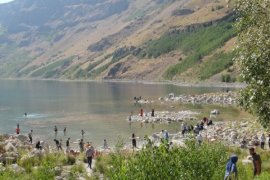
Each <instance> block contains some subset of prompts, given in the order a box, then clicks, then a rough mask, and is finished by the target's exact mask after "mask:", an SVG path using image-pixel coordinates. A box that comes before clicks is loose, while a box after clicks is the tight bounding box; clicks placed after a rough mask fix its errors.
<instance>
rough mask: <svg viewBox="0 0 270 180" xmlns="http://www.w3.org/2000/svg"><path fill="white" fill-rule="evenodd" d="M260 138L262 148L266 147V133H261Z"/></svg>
mask: <svg viewBox="0 0 270 180" xmlns="http://www.w3.org/2000/svg"><path fill="white" fill-rule="evenodd" d="M260 140H261V148H262V149H264V145H265V141H266V138H265V135H264V133H263V134H262V135H261V137H260Z"/></svg>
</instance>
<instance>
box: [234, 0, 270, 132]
mask: <svg viewBox="0 0 270 180" xmlns="http://www.w3.org/2000/svg"><path fill="white" fill-rule="evenodd" d="M235 6H236V10H237V12H238V14H239V16H240V18H239V20H238V22H237V24H236V27H237V29H238V47H237V54H236V58H235V59H236V62H237V63H238V64H239V65H240V68H241V77H242V79H243V80H244V82H246V83H247V87H246V88H245V89H243V90H241V98H240V99H239V104H240V106H241V107H243V108H244V109H245V110H247V111H248V112H250V113H252V114H254V115H256V116H258V120H259V122H260V123H261V124H262V125H263V126H264V127H269V125H270V119H269V117H270V31H269V29H270V1H269V0H256V1H251V0H236V1H235Z"/></svg>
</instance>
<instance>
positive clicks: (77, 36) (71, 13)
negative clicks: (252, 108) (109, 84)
mask: <svg viewBox="0 0 270 180" xmlns="http://www.w3.org/2000/svg"><path fill="white" fill-rule="evenodd" d="M230 13H231V11H230V9H228V7H227V2H226V1H225V0H217V1H211V0H145V1H140V0H80V1H78V0H48V1H34V0H15V1H13V2H12V3H8V4H4V5H0V44H1V45H0V76H2V77H28V78H63V79H101V78H102V79H103V78H106V79H147V80H162V79H167V78H169V79H174V80H182V79H181V76H183V75H184V74H183V73H184V71H189V69H190V68H191V69H192V68H193V67H194V68H195V67H196V66H197V64H198V63H200V61H198V62H197V63H193V64H190V65H189V67H186V68H185V69H184V70H182V71H183V72H182V71H181V72H180V71H179V72H178V71H174V72H177V73H171V75H170V76H168V74H169V73H170V71H172V70H171V69H175V68H176V69H177V67H178V69H179V67H180V69H181V68H182V66H183V63H184V62H185V61H188V58H189V57H190V56H191V55H192V52H191V51H188V50H187V49H190V48H192V47H191V46H193V47H194V44H192V43H188V42H192V41H194V43H195V44H196V42H198V41H197V40H196V37H201V36H205V37H204V39H202V40H201V44H200V46H199V47H197V49H194V50H195V51H196V52H197V51H200V52H203V53H201V54H200V56H201V57H200V58H199V59H201V58H203V57H204V56H206V58H204V62H207V61H208V59H207V55H208V54H211V53H214V52H215V51H216V49H218V48H220V46H223V45H225V43H226V41H228V40H229V39H230V38H232V37H233V36H234V34H233V33H230V32H229V33H227V34H228V36H226V37H224V39H221V41H222V42H220V43H218V44H214V45H213V46H211V48H210V49H209V50H203V49H205V48H204V46H205V45H206V44H209V42H212V40H211V38H215V39H220V37H219V36H218V33H216V34H217V36H212V37H211V36H210V34H211V32H210V34H207V33H206V34H203V32H204V31H207V28H209V29H213V31H215V30H216V31H222V30H225V31H224V32H226V28H229V29H230V27H229V26H231V24H232V21H231V20H228V19H230V17H231V15H230ZM222 23H223V24H224V23H225V24H226V23H227V27H225V26H226V25H223V24H222ZM228 23H230V24H229V25H228ZM215 26H216V27H217V28H215ZM175 33H176V34H175ZM177 33H178V34H177ZM179 34H180V35H179ZM168 35H169V37H171V38H167V39H166V38H165V39H164V37H166V36H168ZM175 35H176V36H175ZM179 36H189V37H190V38H187V39H186V40H183V39H181V38H180V39H178V41H187V42H186V43H184V44H186V45H185V46H183V45H181V43H180V44H179V43H176V44H175V42H174V38H176V39H177V38H179ZM192 37H194V38H192ZM162 38H163V39H164V40H163V41H162ZM204 42H205V45H204ZM166 48H167V50H166ZM229 48H231V47H229ZM214 57H215V58H220V56H214ZM185 58H187V60H186V59H185ZM179 60H180V61H179ZM209 61H211V58H210V59H209ZM212 61H213V60H212ZM227 61H230V60H227ZM176 64H177V65H176ZM205 64H206V65H207V64H211V63H205ZM174 65H176V66H174ZM229 66H230V63H228V65H224V67H222V68H219V71H213V72H214V73H213V74H211V75H210V76H209V75H208V76H207V78H206V79H208V78H210V79H211V76H212V75H215V74H217V73H219V72H221V71H223V70H224V69H226V68H228V67H229ZM182 69H183V68H182ZM198 72H200V71H199V70H198ZM192 79H193V80H205V78H201V77H200V76H199V75H194V77H193V78H191V79H189V80H192Z"/></svg>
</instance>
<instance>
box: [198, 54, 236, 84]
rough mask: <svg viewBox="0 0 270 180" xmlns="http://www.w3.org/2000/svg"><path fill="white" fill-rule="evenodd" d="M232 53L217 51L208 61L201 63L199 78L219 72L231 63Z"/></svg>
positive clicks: (205, 77) (203, 78)
mask: <svg viewBox="0 0 270 180" xmlns="http://www.w3.org/2000/svg"><path fill="white" fill-rule="evenodd" d="M233 57H234V54H233V53H223V52H222V53H218V54H215V55H214V56H213V57H212V58H211V59H210V60H209V61H207V62H206V63H204V64H203V66H202V67H201V68H200V71H199V78H200V79H201V80H205V79H208V78H210V77H211V76H213V75H215V74H217V73H220V72H221V71H223V70H224V69H227V68H229V67H230V66H232V65H233V61H232V59H233Z"/></svg>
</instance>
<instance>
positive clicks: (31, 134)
mask: <svg viewBox="0 0 270 180" xmlns="http://www.w3.org/2000/svg"><path fill="white" fill-rule="evenodd" d="M28 138H29V141H30V143H31V144H32V143H33V130H32V129H31V130H30V132H29V133H28Z"/></svg>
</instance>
